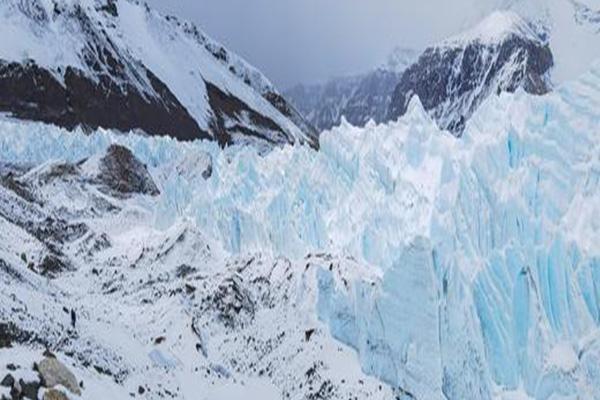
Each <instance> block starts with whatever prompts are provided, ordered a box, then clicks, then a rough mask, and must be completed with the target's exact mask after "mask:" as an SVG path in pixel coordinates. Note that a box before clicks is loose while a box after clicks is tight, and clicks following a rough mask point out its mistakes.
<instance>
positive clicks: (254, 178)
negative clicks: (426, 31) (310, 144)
mask: <svg viewBox="0 0 600 400" xmlns="http://www.w3.org/2000/svg"><path fill="white" fill-rule="evenodd" d="M599 109H600V64H596V65H595V66H594V67H593V68H592V69H591V70H590V71H589V72H587V73H586V74H584V75H583V76H581V77H580V78H579V79H578V80H577V81H573V82H568V83H565V84H564V85H562V86H560V87H559V88H558V89H557V90H556V91H555V92H553V93H551V94H548V95H546V96H540V97H532V96H529V95H527V94H526V93H524V92H522V91H519V92H517V93H515V94H502V95H500V96H491V97H490V98H489V99H488V100H486V102H485V103H484V104H483V106H482V107H481V108H480V109H479V110H478V111H477V112H476V113H475V115H474V116H473V118H472V119H471V120H470V122H469V123H468V125H467V128H466V130H465V133H464V135H463V137H462V138H461V139H456V138H454V137H452V136H451V135H448V134H447V133H444V132H441V131H439V129H438V128H437V127H436V125H435V124H434V123H433V122H432V121H431V120H430V119H429V118H428V117H427V114H426V113H425V111H424V110H423V107H422V106H421V104H420V103H419V101H418V100H417V99H415V100H414V101H413V102H412V103H411V105H410V108H409V112H408V113H407V114H406V115H405V116H404V117H403V118H401V119H400V120H399V121H397V122H393V123H390V124H387V125H375V124H368V125H367V126H366V127H365V128H356V127H352V126H349V125H348V124H346V123H343V124H342V126H340V127H338V128H335V129H333V130H332V131H328V132H325V133H324V134H323V135H322V137H321V150H320V151H318V152H316V151H313V150H311V149H309V148H305V147H302V146H288V147H284V148H280V149H274V150H273V151H271V152H269V153H268V154H264V155H259V154H258V153H257V151H256V149H253V148H248V147H241V146H232V147H230V148H227V149H220V148H218V146H217V145H216V144H215V143H207V142H201V141H197V142H192V143H179V142H176V141H174V140H172V139H169V138H148V137H143V136H136V135H122V134H116V133H113V132H108V131H103V130H99V131H97V132H95V133H93V134H91V135H86V134H84V133H82V132H73V133H70V132H67V131H64V130H61V129H58V128H56V127H52V126H47V125H42V124H36V123H27V122H15V121H10V120H0V132H1V133H2V135H0V159H1V160H3V161H7V162H18V163H27V164H32V165H36V166H39V165H41V164H43V165H42V166H40V167H37V168H35V169H34V170H32V172H30V173H29V174H28V175H27V176H26V177H27V179H31V178H33V176H34V175H36V174H40V173H41V172H43V171H44V170H45V169H46V168H48V166H49V165H51V163H52V162H56V161H57V160H65V161H70V162H78V161H80V160H82V159H84V158H89V157H92V159H91V160H90V161H88V162H87V163H84V164H83V165H82V167H81V168H82V169H83V173H84V175H85V174H92V173H93V171H94V160H95V159H94V158H93V157H98V155H101V154H103V152H104V151H105V149H106V148H107V147H108V145H109V144H110V143H120V144H123V145H125V146H127V147H129V148H130V149H131V150H132V151H133V153H134V154H135V155H136V156H137V157H138V158H139V159H140V160H141V161H142V162H144V163H145V164H146V165H147V166H148V169H149V171H150V173H151V175H152V176H153V177H154V179H155V180H156V183H157V185H158V187H159V189H160V191H161V194H160V195H159V196H157V197H156V198H150V197H146V196H134V197H133V198H131V199H114V198H109V197H107V196H104V197H102V198H103V199H104V200H106V201H109V202H111V204H113V205H114V206H115V208H116V210H115V211H112V212H106V213H100V214H98V213H96V214H93V213H91V212H90V211H89V210H88V209H89V208H90V205H92V206H93V205H95V204H96V203H95V201H97V199H98V197H99V196H103V195H101V194H98V193H97V189H95V188H94V186H93V185H91V186H90V183H89V182H87V181H85V180H81V181H79V180H72V181H70V180H69V179H65V181H58V182H56V183H55V184H56V187H53V186H52V185H47V186H43V185H42V186H40V187H39V188H38V189H37V192H36V193H37V194H38V195H39V196H41V197H42V198H43V199H45V200H46V201H45V202H44V204H45V205H44V208H43V207H42V206H41V205H40V206H39V207H38V208H34V209H32V210H30V211H29V212H27V213H25V212H23V216H22V218H29V219H32V220H35V221H38V220H43V217H44V216H45V215H46V214H45V213H50V214H53V215H54V214H59V215H66V216H75V217H73V220H74V221H85V222H86V223H87V224H88V225H89V226H90V230H91V232H92V233H91V234H92V235H99V234H101V233H104V234H106V235H107V236H108V238H109V239H110V242H111V244H112V246H111V247H110V248H108V249H106V250H102V251H99V252H98V253H96V254H92V255H89V256H84V258H81V256H78V254H80V253H83V254H85V253H86V252H85V251H82V250H81V248H80V247H81V246H83V245H84V243H83V242H84V240H78V241H77V242H75V243H69V244H68V245H65V252H67V254H69V255H70V256H72V257H73V258H74V259H75V260H76V262H77V268H76V270H75V271H73V272H72V273H68V274H66V275H64V276H61V277H60V278H59V279H57V280H56V281H52V283H44V282H46V280H45V279H42V278H40V277H39V276H37V275H35V274H34V273H32V272H30V271H28V270H23V274H24V276H25V277H26V282H30V284H29V285H27V284H14V283H9V282H5V281H4V280H0V284H1V285H3V286H2V289H3V290H2V291H0V293H1V294H0V301H1V303H0V304H2V307H0V312H3V311H4V310H10V309H12V307H13V306H14V307H15V308H17V305H18V302H17V300H16V299H25V300H24V301H25V302H26V304H27V309H28V314H27V318H24V320H23V321H20V320H19V321H18V322H19V323H20V324H23V325H24V326H27V327H28V328H30V329H38V328H37V327H39V326H42V327H43V329H44V330H45V331H47V332H48V336H49V337H50V338H54V337H55V336H57V337H60V334H61V333H62V332H63V328H64V326H65V324H68V321H66V320H67V319H68V318H67V316H64V318H63V320H61V319H56V320H55V319H50V318H48V317H47V315H59V316H61V317H62V316H63V315H62V311H61V309H60V307H61V306H62V304H63V303H66V304H74V305H76V307H77V308H78V314H79V315H82V317H81V322H78V323H79V324H80V328H79V329H80V330H79V334H80V337H81V340H79V341H74V343H71V344H70V346H71V347H68V348H67V349H70V350H72V351H73V354H75V355H76V356H77V355H78V356H80V357H88V356H90V354H91V357H93V360H94V362H97V363H98V365H101V366H105V367H107V368H110V369H111V370H113V371H116V372H119V371H126V372H127V373H126V374H124V376H126V378H124V382H123V383H122V386H123V388H127V389H128V390H130V391H135V390H136V389H137V387H138V385H141V384H152V385H154V384H155V383H157V382H160V383H161V384H162V385H163V388H168V390H173V391H174V392H175V393H176V396H178V397H180V398H193V396H195V393H200V392H201V393H213V392H211V391H214V395H215V396H217V398H218V396H222V397H223V396H225V397H226V396H234V395H239V394H243V393H245V390H244V388H248V387H250V389H248V390H249V391H248V392H247V393H253V392H252V391H253V390H256V391H257V393H264V395H265V396H273V395H274V393H273V387H272V386H274V387H275V388H277V389H275V391H276V392H277V393H284V392H286V393H291V395H292V398H303V396H304V395H306V393H307V392H304V391H302V390H301V389H299V384H300V383H303V384H305V383H306V381H305V380H304V379H305V376H306V371H307V370H309V369H310V368H311V366H312V365H313V364H314V363H317V364H318V363H319V362H322V363H323V367H322V368H320V369H319V374H320V375H319V376H322V377H323V380H322V381H320V383H319V385H320V384H321V382H326V381H327V380H330V381H331V382H335V383H336V386H335V387H336V390H338V391H339V398H346V397H344V394H348V395H349V394H353V395H354V396H358V397H359V398H367V397H368V398H380V399H387V398H391V397H392V396H393V395H392V390H393V389H392V388H395V389H398V388H401V389H402V391H404V392H407V393H411V394H412V395H413V396H414V397H416V398H427V399H443V398H448V399H463V398H506V399H510V398H552V396H554V397H555V398H577V397H580V398H598V397H600V391H599V390H600V370H599V369H598V365H599V364H598V363H599V361H600V341H599V340H598V339H597V338H599V337H600V336H599V335H600V329H599V326H598V324H599V323H600V308H599V306H598V299H599V298H600V293H599V292H598V287H600V245H599V243H598V241H597V240H594V239H595V238H597V237H599V234H600V232H599V230H598V229H599V225H598V223H597V218H596V216H597V214H598V204H600V187H599V185H600V178H599V172H598V171H600V143H599V142H598V137H597V127H598V110H599ZM209 160H210V161H209ZM208 163H211V165H212V173H211V175H210V176H209V177H206V176H203V174H202V171H205V170H206V168H207V165H208ZM196 168H197V169H196ZM58 190H63V191H68V193H69V199H67V198H65V197H58V196H55V193H57V191H58ZM0 200H3V201H4V200H6V201H5V202H4V203H0V205H2V204H9V205H10V204H17V203H16V202H17V200H15V196H14V195H12V194H10V193H9V191H7V190H4V189H3V190H2V192H0ZM1 227H2V229H0V239H1V240H0V254H1V255H2V258H3V259H6V262H8V263H10V265H21V264H22V262H21V264H19V263H20V261H19V256H18V254H19V253H20V251H19V249H20V248H21V246H22V243H24V244H25V245H26V246H27V247H26V248H27V254H30V253H31V254H32V257H40V256H41V255H42V254H43V252H44V251H45V250H44V249H45V247H44V246H43V244H42V243H40V242H39V241H38V240H37V239H35V238H34V237H32V236H31V235H30V234H28V233H27V232H25V231H24V230H23V229H21V228H19V227H18V226H16V225H14V224H9V223H5V224H4V225H2V226H1ZM83 249H85V247H83ZM88 257H89V258H88ZM182 264H188V265H190V266H194V267H195V268H197V271H196V272H195V273H192V275H191V276H189V277H187V278H185V279H184V280H180V279H178V278H175V272H174V271H176V270H177V268H178V267H179V266H181V265H182ZM93 266H97V267H98V268H100V269H102V272H101V273H99V274H98V275H94V274H93V273H92V272H91V269H92V268H93ZM2 279H8V278H7V277H4V278H2ZM257 282H268V283H264V285H265V286H261V284H259V283H257ZM186 283H187V284H190V285H194V286H195V287H196V290H198V293H199V294H198V295H197V297H196V295H194V296H191V295H190V296H186V295H184V294H182V290H183V289H182V286H183V285H184V284H186ZM236 285H237V286H239V293H240V294H239V299H238V298H236V296H233V295H232V292H226V294H227V296H224V298H226V299H231V298H235V299H236V301H237V302H238V303H239V304H238V305H239V306H240V311H239V312H237V313H235V316H234V317H233V318H232V321H231V322H230V323H231V324H232V326H233V327H231V326H229V327H228V326H225V325H224V323H223V320H227V318H226V317H228V316H227V315H226V316H225V317H224V316H223V315H222V313H224V311H219V310H217V311H215V310H214V309H213V308H211V305H212V304H214V303H216V304H220V303H219V300H218V298H217V300H214V297H210V296H211V294H214V293H215V292H218V291H219V290H223V291H227V290H230V289H231V287H236ZM40 287H42V288H46V289H38V288H40ZM265 287H266V288H267V289H264V288H265ZM231 290H233V289H231ZM11 295H14V297H12V296H11ZM206 296H209V297H208V298H211V299H213V302H211V301H204V300H205V299H206V298H207V297H206ZM249 298H250V299H255V302H251V301H250V300H248V302H249V303H250V304H251V305H248V304H245V301H246V300H247V299H249ZM34 299H35V300H34ZM265 304H266V305H265ZM229 317H230V316H229ZM194 321H196V322H198V324H197V326H198V327H200V328H199V330H200V331H201V334H200V335H198V334H195V333H194V332H193V331H192V329H190V325H192V326H196V325H194V324H195V322H194ZM309 329H314V335H313V338H312V339H310V341H306V339H305V332H307V331H308V330H309ZM99 332H110V334H107V335H102V334H99ZM282 332H283V333H284V334H283V335H281V333H282ZM159 336H165V337H166V341H165V342H164V343H160V344H155V338H157V337H159ZM249 338H252V339H249ZM56 341H57V342H59V340H58V339H57V340H56ZM199 342H202V345H201V347H202V346H204V351H200V350H196V347H195V346H196V345H197V344H199ZM31 351H32V352H33V350H31ZM23 352H24V354H28V353H27V352H26V350H23ZM11 354H13V355H14V354H17V353H11ZM36 354H37V353H35V352H34V354H31V355H30V356H31V357H35V356H36ZM232 360H233V361H232ZM71 364H72V366H73V368H75V369H76V371H77V376H78V377H79V376H82V377H83V379H85V381H86V383H87V382H88V380H89V381H90V382H92V383H93V384H96V385H97V386H93V384H92V385H90V386H88V387H97V389H89V390H90V393H94V395H90V397H89V398H92V399H94V398H113V397H106V396H104V397H103V396H102V394H101V393H105V392H102V391H103V390H104V391H107V390H118V389H119V388H121V387H120V386H119V385H117V384H114V383H113V382H112V381H111V380H110V379H106V380H104V378H102V377H101V378H94V376H95V375H93V374H94V372H93V371H91V370H90V369H88V368H86V367H84V366H83V365H82V363H79V362H77V357H74V359H73V360H71ZM0 365H1V363H0ZM196 368H198V371H196ZM207 370H209V371H210V374H209V373H208V372H206V371H207ZM261 370H263V373H262V375H261V374H260V373H259V371H261ZM265 371H268V372H265ZM269 373H270V374H269ZM217 375H218V377H217ZM256 379H259V381H260V382H256ZM342 379H343V380H345V381H346V382H348V383H347V384H342V383H341V381H342ZM359 381H360V382H363V383H362V384H361V383H359ZM149 382H150V383H149ZM240 382H244V385H246V383H247V385H248V386H241V385H242V383H240ZM250 382H256V383H250ZM350 382H351V383H350ZM379 385H382V389H381V390H380V389H378V386H379ZM100 387H102V388H104V389H102V388H100ZM115 388H116V389H115ZM153 388H154V389H157V390H158V387H157V386H156V385H155V386H153ZM175 388H179V390H175ZM254 388H255V389H254ZM92 390H97V391H96V392H93V391H92ZM265 391H266V393H265ZM123 393H125V391H124V392H123ZM294 396H295V397H294ZM124 397H126V396H121V397H118V396H115V397H114V398H124Z"/></svg>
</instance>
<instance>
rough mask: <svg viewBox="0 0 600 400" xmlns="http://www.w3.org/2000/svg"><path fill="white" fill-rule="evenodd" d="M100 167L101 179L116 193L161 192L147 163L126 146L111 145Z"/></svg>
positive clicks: (99, 176) (102, 182) (155, 193)
mask: <svg viewBox="0 0 600 400" xmlns="http://www.w3.org/2000/svg"><path fill="white" fill-rule="evenodd" d="M99 167H100V171H99V174H98V179H99V181H100V182H101V184H102V185H103V186H104V187H106V188H108V189H109V190H110V191H111V192H113V193H115V194H120V195H125V196H127V195H131V194H147V195H150V196H157V195H159V194H160V191H159V190H158V188H157V187H156V184H155V183H154V181H153V180H152V176H150V173H149V172H148V168H147V167H146V165H144V164H143V163H142V162H141V161H140V160H138V159H137V158H136V157H135V156H134V155H133V153H132V152H131V150H129V149H128V148H126V147H123V146H120V145H116V144H113V145H111V146H110V147H109V148H108V150H107V151H106V155H105V156H104V157H103V158H102V159H101V160H100V166H99Z"/></svg>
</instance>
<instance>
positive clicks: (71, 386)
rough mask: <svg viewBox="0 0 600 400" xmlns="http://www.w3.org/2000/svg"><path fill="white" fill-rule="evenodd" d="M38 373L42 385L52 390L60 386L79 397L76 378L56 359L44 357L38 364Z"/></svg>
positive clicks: (79, 392)
mask: <svg viewBox="0 0 600 400" xmlns="http://www.w3.org/2000/svg"><path fill="white" fill-rule="evenodd" d="M38 372H39V373H40V376H41V377H42V382H43V385H44V386H45V387H47V388H52V387H54V386H56V385H62V386H64V387H65V388H67V389H68V390H69V391H71V392H72V393H74V394H76V395H81V389H80V388H79V385H78V383H77V378H76V377H75V375H73V373H72V372H71V371H69V369H68V368H67V367H66V366H65V365H64V364H63V363H61V362H60V361H58V360H57V359H56V358H50V357H46V358H44V360H42V361H41V362H40V363H39V364H38Z"/></svg>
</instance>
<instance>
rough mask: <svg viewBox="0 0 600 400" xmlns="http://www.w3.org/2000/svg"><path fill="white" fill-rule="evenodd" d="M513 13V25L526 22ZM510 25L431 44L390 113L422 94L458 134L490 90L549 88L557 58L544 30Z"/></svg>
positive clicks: (434, 114) (444, 126)
mask: <svg viewBox="0 0 600 400" xmlns="http://www.w3.org/2000/svg"><path fill="white" fill-rule="evenodd" d="M496 17H497V16H496ZM490 18H495V17H494V16H492V17H490ZM511 18H514V19H515V20H514V21H512V22H511V23H513V24H515V25H519V24H521V25H523V24H526V22H524V21H522V20H519V19H518V17H513V16H511ZM487 22H490V21H487ZM487 22H485V21H484V23H483V24H487ZM507 29H508V30H509V31H507V32H502V34H501V35H498V37H496V38H491V39H490V38H485V39H482V38H481V37H477V36H473V37H467V38H465V39H464V40H454V41H448V42H446V43H444V44H442V45H439V46H435V47H431V48H428V49H427V50H426V51H425V52H424V53H423V54H422V55H421V57H420V58H419V59H418V61H417V62H416V63H415V64H413V65H412V66H411V67H410V68H408V69H407V70H406V72H405V73H404V74H403V75H402V79H401V80H400V83H399V84H398V86H397V87H396V89H395V91H394V95H393V99H392V103H391V106H390V110H389V118H390V119H397V118H398V117H400V116H402V115H404V114H405V113H406V111H407V109H408V105H409V103H410V100H411V99H412V97H413V96H418V97H419V99H420V100H421V103H422V104H423V107H424V108H425V110H427V111H428V113H429V114H430V116H431V117H432V118H434V119H435V120H436V121H437V123H438V125H439V126H440V128H442V129H447V130H449V131H450V132H452V133H453V134H454V135H456V136H460V135H461V134H462V131H463V129H464V127H465V124H466V122H467V121H468V120H469V118H470V117H471V115H472V114H473V112H474V111H475V110H476V109H477V108H478V107H479V106H480V105H481V103H482V102H483V101H484V100H485V99H486V98H487V97H488V96H490V95H494V94H499V93H501V92H514V91H516V90H517V89H518V88H523V89H524V90H525V91H527V92H528V93H532V94H536V95H541V94H545V93H547V92H548V91H550V90H551V85H550V82H549V78H548V73H549V70H550V69H551V67H552V66H553V64H554V62H553V56H552V52H551V50H550V47H549V46H548V44H547V43H545V41H544V38H543V36H541V35H540V36H536V35H534V34H529V32H528V34H524V33H523V30H524V28H522V27H520V26H508V27H507ZM483 33H486V32H483Z"/></svg>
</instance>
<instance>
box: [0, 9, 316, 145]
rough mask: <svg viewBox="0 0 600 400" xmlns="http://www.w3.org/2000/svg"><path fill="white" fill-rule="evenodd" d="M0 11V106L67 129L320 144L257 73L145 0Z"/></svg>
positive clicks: (310, 128) (16, 113)
mask: <svg viewBox="0 0 600 400" xmlns="http://www.w3.org/2000/svg"><path fill="white" fill-rule="evenodd" d="M0 19H1V20H0V22H1V23H0V36H2V37H3V38H5V39H4V40H2V41H0V111H4V112H10V113H12V114H13V115H14V116H16V117H18V118H22V119H32V120H37V121H43V122H49V123H53V124H57V125H59V126H63V127H67V128H69V129H72V128H74V127H75V126H78V125H82V126H85V127H87V128H89V129H94V128H97V127H104V128H115V129H119V130H122V131H129V130H135V129H140V130H142V131H144V132H145V133H148V134H151V135H168V136H172V137H175V138H178V139H183V140H190V139H197V138H210V139H214V140H217V141H218V142H219V143H221V144H222V145H224V144H231V143H258V144H259V145H261V146H262V145H272V144H284V143H307V144H309V145H311V146H315V147H316V146H318V138H317V133H316V131H315V130H314V129H313V128H312V127H311V126H310V125H309V124H307V123H306V122H305V121H304V119H303V118H302V117H301V116H300V114H298V112H296V111H295V110H294V108H293V107H291V106H290V105H289V104H288V103H287V102H286V101H285V99H283V97H282V96H281V95H280V94H279V93H278V92H277V90H276V89H275V88H274V87H273V85H272V84H271V83H270V82H269V81H268V80H267V79H266V78H265V77H264V76H263V75H262V74H261V73H260V72H259V71H257V70H256V69H255V68H253V67H252V66H250V65H248V64H247V63H246V62H245V61H244V60H242V59H241V58H239V57H238V56H236V55H235V54H233V53H231V52H229V51H228V50H227V49H225V48H224V47H223V46H221V45H220V44H218V43H217V42H215V41H213V40H212V39H210V38H209V37H207V36H206V35H205V34H204V33H202V32H201V31H200V30H199V29H197V28H196V27H195V26H194V25H192V24H189V23H186V22H181V21H179V20H177V19H176V18H174V17H163V16H162V15H160V14H158V13H157V12H155V11H153V10H151V9H149V8H148V7H147V6H146V5H143V4H139V3H137V2H135V1H129V0H118V1H117V0H76V1H73V0H5V1H2V2H0ZM8 38H10V39H8Z"/></svg>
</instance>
